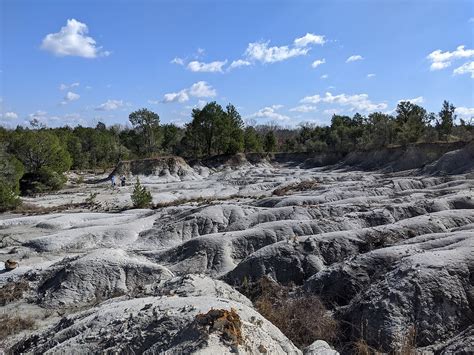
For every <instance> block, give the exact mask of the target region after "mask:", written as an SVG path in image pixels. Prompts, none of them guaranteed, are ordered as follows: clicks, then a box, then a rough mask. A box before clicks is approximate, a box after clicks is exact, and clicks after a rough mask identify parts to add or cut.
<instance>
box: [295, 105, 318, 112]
mask: <svg viewBox="0 0 474 355" xmlns="http://www.w3.org/2000/svg"><path fill="white" fill-rule="evenodd" d="M317 110H318V109H317V107H316V106H312V105H300V106H296V107H293V108H290V111H291V112H315V111H317Z"/></svg>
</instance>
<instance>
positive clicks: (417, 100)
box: [398, 96, 425, 105]
mask: <svg viewBox="0 0 474 355" xmlns="http://www.w3.org/2000/svg"><path fill="white" fill-rule="evenodd" d="M402 101H410V102H411V103H412V104H415V105H419V104H422V103H423V102H425V99H424V98H423V96H418V97H414V98H413V99H402V100H398V103H400V102H402Z"/></svg>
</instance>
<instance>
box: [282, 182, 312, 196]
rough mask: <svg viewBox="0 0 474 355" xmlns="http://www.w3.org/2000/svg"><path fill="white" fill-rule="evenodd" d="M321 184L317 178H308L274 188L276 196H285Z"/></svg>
mask: <svg viewBox="0 0 474 355" xmlns="http://www.w3.org/2000/svg"><path fill="white" fill-rule="evenodd" d="M318 186H319V182H318V181H316V180H306V181H301V182H295V183H292V184H289V185H285V186H281V187H278V188H276V189H275V190H273V194H274V195H275V196H284V195H288V194H290V193H293V192H301V191H309V190H315V189H317V188H318Z"/></svg>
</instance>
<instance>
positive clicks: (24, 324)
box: [0, 315, 35, 341]
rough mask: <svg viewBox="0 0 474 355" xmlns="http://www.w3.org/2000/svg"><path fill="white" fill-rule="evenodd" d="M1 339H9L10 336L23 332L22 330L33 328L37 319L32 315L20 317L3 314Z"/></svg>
mask: <svg viewBox="0 0 474 355" xmlns="http://www.w3.org/2000/svg"><path fill="white" fill-rule="evenodd" d="M0 323H1V324H2V326H1V327H0V341H2V340H5V339H7V337H8V336H10V335H13V334H16V333H18V332H21V331H22V330H26V329H32V328H33V327H34V326H35V321H34V320H33V318H31V317H30V316H27V317H20V316H11V315H3V316H0Z"/></svg>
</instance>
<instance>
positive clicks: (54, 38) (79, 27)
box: [41, 19, 110, 58]
mask: <svg viewBox="0 0 474 355" xmlns="http://www.w3.org/2000/svg"><path fill="white" fill-rule="evenodd" d="M88 31H89V29H88V28H87V25H86V24H85V23H82V22H79V21H77V20H75V19H70V20H67V24H66V26H64V27H62V28H61V30H60V31H59V32H57V33H50V34H48V35H46V37H44V38H43V42H42V43H41V48H42V49H44V50H46V51H48V52H51V53H53V54H55V55H57V56H59V57H64V56H77V57H83V58H96V57H98V56H108V55H109V54H110V52H108V51H103V50H102V47H97V45H96V41H95V40H94V39H93V38H92V37H88V36H87V33H88Z"/></svg>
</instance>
